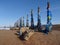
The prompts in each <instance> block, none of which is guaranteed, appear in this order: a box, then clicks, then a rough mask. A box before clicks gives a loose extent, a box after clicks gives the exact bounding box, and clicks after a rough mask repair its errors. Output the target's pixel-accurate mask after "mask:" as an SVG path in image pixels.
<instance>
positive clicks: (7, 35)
mask: <svg viewBox="0 0 60 45" xmlns="http://www.w3.org/2000/svg"><path fill="white" fill-rule="evenodd" d="M15 33H16V31H12V30H0V45H60V31H57V30H53V31H52V32H50V33H49V34H48V35H46V34H44V33H41V32H35V34H33V35H32V36H31V37H30V39H29V40H28V41H24V40H21V39H20V38H18V35H16V34H15Z"/></svg>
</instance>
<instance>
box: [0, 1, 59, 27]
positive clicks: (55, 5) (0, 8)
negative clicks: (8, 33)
mask: <svg viewBox="0 0 60 45" xmlns="http://www.w3.org/2000/svg"><path fill="white" fill-rule="evenodd" d="M49 1H50V10H51V12H52V24H60V0H49ZM38 6H40V16H41V23H42V24H46V22H47V21H46V20H47V12H46V11H47V10H46V7H47V0H0V26H10V25H11V26H13V25H14V23H15V22H16V21H17V20H18V19H19V18H20V17H23V16H24V18H25V19H24V20H25V22H26V15H27V14H28V15H29V23H30V18H31V17H30V11H31V9H33V15H34V22H35V25H36V23H37V8H38Z"/></svg>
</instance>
